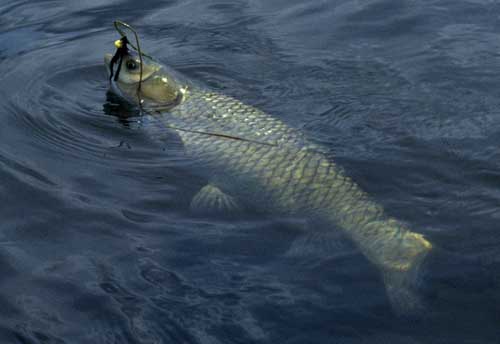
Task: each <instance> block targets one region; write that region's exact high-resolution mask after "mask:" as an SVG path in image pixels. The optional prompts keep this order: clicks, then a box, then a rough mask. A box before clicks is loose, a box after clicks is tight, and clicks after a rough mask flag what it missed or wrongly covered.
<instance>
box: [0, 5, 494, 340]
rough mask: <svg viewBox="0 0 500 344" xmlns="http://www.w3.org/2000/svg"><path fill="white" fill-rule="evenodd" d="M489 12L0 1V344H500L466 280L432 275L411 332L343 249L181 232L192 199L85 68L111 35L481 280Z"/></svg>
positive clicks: (490, 147)
mask: <svg viewBox="0 0 500 344" xmlns="http://www.w3.org/2000/svg"><path fill="white" fill-rule="evenodd" d="M499 13H500V5H499V4H498V3H497V2H495V1H489V0H469V1H465V0H454V1H436V0H434V1H409V0H399V1H389V0H360V1H352V0H345V1H337V0H335V1H319V0H318V1H308V2H306V1H296V0H293V1H290V0H288V1H283V0H273V1H264V0H260V1H256V0H248V1H223V0H213V1H194V0H192V1H183V2H181V1H147V2H145V1H129V0H126V1H117V0H114V1H102V0H80V1H68V0H64V1H63V0H59V1H56V0H54V1H18V0H13V1H7V0H3V1H2V2H1V3H0V61H1V64H0V66H1V67H0V72H1V73H0V115H1V116H2V119H1V123H2V124H1V125H0V200H1V203H0V204H1V206H0V218H1V220H2V221H1V227H0V228H1V230H0V276H1V277H0V342H1V343H93V344H97V343H148V344H153V343H210V344H211V343H353V344H354V343H390V344H391V343H396V344H397V343H410V344H413V343H498V342H499V340H500V307H499V304H500V290H499V289H498V288H499V287H498V285H495V284H493V285H492V284H488V283H484V281H483V280H482V277H477V276H476V274H474V273H470V274H469V271H468V270H467V271H465V270H461V269H460V268H455V269H445V268H443V270H442V271H440V270H438V271H437V274H438V275H439V274H442V275H443V276H449V279H450V283H442V284H440V285H437V286H428V288H429V289H430V292H429V293H428V296H427V298H428V300H427V302H428V308H427V311H426V313H425V314H424V315H423V316H422V317H420V318H419V319H407V318H402V317H398V316H396V315H394V313H393V312H392V310H391V307H390V305H389V303H388V301H387V298H386V296H385V292H384V288H383V285H382V281H381V279H380V276H379V274H378V272H377V271H376V270H375V268H374V267H373V266H371V265H370V264H369V263H368V262H367V261H366V259H365V258H364V257H363V256H362V255H361V254H360V253H359V252H358V251H357V250H356V249H355V248H353V247H352V245H349V244H348V243H342V242H341V243H335V245H337V246H338V249H335V247H333V249H332V250H330V251H328V250H327V249H325V248H323V247H319V246H321V245H317V243H314V240H313V243H312V244H310V245H309V246H307V245H304V244H303V242H305V241H307V240H305V239H307V234H304V224H303V223H302V222H300V221H298V220H294V219H291V220H288V219H281V218H273V217H270V218H255V217H249V216H241V218H234V219H231V220H227V219H218V218H216V217H207V218H199V217H193V216H191V215H190V214H189V212H188V211H187V210H186V208H187V205H188V204H189V199H190V197H191V196H192V195H193V194H194V193H195V192H196V190H197V189H198V188H199V187H200V186H201V185H202V184H203V181H202V180H200V178H199V177H197V173H196V172H197V171H195V170H192V169H190V167H189V164H185V162H184V161H183V160H182V159H180V158H179V155H178V154H175V152H174V151H173V149H172V150H169V147H168V146H167V147H159V146H158V145H156V144H154V143H153V142H152V140H150V139H148V137H147V136H146V135H145V134H144V131H141V126H140V123H139V122H140V119H138V118H134V117H132V118H129V119H125V120H124V119H123V118H120V116H122V115H124V113H126V112H127V111H129V112H130V111H133V110H132V109H126V108H123V107H120V106H118V105H117V104H116V103H115V101H113V100H112V99H109V97H108V98H107V96H106V91H107V88H108V84H107V80H106V73H105V69H104V67H103V65H102V57H103V54H104V53H105V52H111V51H112V50H113V44H112V42H113V41H114V40H115V39H116V38H118V36H117V34H116V32H115V31H114V30H113V28H112V25H111V24H112V21H113V20H115V19H122V20H125V21H127V22H129V23H131V24H132V25H134V26H135V27H136V28H137V29H138V30H139V32H140V34H141V37H142V44H143V46H144V49H145V50H147V51H148V52H149V53H150V54H151V55H153V56H156V57H157V58H159V59H160V60H161V61H162V62H164V63H166V64H169V65H171V66H173V67H174V68H176V69H177V70H179V71H181V72H182V73H184V74H185V75H186V76H188V77H189V78H191V79H192V80H195V81H196V82H198V83H201V84H204V85H207V86H209V87H211V88H213V89H215V90H217V91H220V92H223V93H226V94H229V95H232V96H235V97H237V98H238V99H241V100H242V101H244V102H246V103H249V104H252V105H255V106H257V107H259V108H261V109H263V110H265V111H267V112H269V113H271V114H273V115H274V116H277V117H279V118H281V119H282V120H283V121H285V122H287V123H289V124H290V125H291V126H294V127H297V128H301V130H303V131H305V132H306V133H307V135H309V136H310V137H311V139H312V140H313V141H316V142H320V143H322V144H324V145H325V147H326V148H327V149H328V151H329V152H330V153H331V154H332V155H334V156H335V157H336V160H337V161H338V163H339V164H341V165H342V166H344V167H345V169H346V170H347V172H348V174H350V175H351V176H352V177H353V178H354V179H355V180H356V181H357V183H358V184H360V185H361V187H362V188H363V189H365V190H366V191H368V192H369V193H370V194H371V195H372V196H373V198H374V199H375V200H377V201H378V202H379V203H381V204H383V205H384V207H385V208H386V209H387V212H388V213H389V214H391V215H393V216H395V217H397V218H399V219H402V220H404V221H406V222H407V223H408V224H409V225H410V227H411V228H413V229H414V230H415V231H416V232H419V233H422V234H424V235H426V236H427V238H428V239H429V240H430V241H432V242H433V244H434V245H435V246H436V247H440V248H442V249H445V250H447V251H449V252H453V253H456V254H457V255H459V256H464V257H472V258H477V259H479V260H480V261H481V262H482V263H481V264H482V267H481V268H482V269H486V270H487V271H489V272H488V274H489V275H491V276H495V273H498V272H499V270H500V268H499V266H500V263H499V262H500V248H499V245H500V227H499V225H498V221H499V219H500V209H499V206H500V192H499V186H500V152H499V150H498V145H499V142H500V141H499V139H500V80H499V75H500V19H499ZM129 115H130V113H129ZM298 243H299V244H298ZM332 246H334V245H332ZM456 278H458V279H459V280H460V278H461V280H465V281H467V282H470V283H465V284H464V283H458V284H455V283H454V282H453V281H454V280H455V279H456ZM445 282H446V281H445Z"/></svg>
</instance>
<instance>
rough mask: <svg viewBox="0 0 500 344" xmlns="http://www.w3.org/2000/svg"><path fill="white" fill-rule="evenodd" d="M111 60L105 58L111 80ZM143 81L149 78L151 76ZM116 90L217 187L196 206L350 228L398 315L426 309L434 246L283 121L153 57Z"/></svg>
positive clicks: (125, 63) (130, 69) (127, 73)
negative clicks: (426, 273) (178, 143)
mask: <svg viewBox="0 0 500 344" xmlns="http://www.w3.org/2000/svg"><path fill="white" fill-rule="evenodd" d="M111 59H112V55H111V54H106V55H105V58H104V60H105V65H106V67H107V69H108V73H110V74H111V73H113V72H114V71H113V66H111V65H110V62H111ZM141 77H142V78H141ZM111 90H112V91H113V92H115V93H117V94H118V95H119V96H120V97H123V98H124V99H125V100H127V101H128V102H130V103H132V104H135V105H137V106H140V108H141V109H143V110H144V111H143V114H144V115H143V117H141V121H143V120H144V121H147V122H148V125H147V126H144V127H145V128H147V129H145V130H149V133H150V135H152V136H154V137H161V135H162V133H164V132H165V129H166V128H168V129H170V130H173V131H175V132H176V134H177V135H178V136H179V137H180V139H181V140H182V145H183V147H184V151H185V153H186V154H187V155H188V156H189V157H191V158H192V159H194V160H196V161H197V162H198V163H199V164H200V166H203V168H202V170H203V172H204V173H206V176H207V180H208V183H207V185H205V186H204V187H202V188H201V189H200V190H199V192H198V193H197V194H196V195H195V196H194V197H193V200H192V201H191V205H190V208H191V210H193V211H194V212H196V211H198V210H203V209H206V210H213V211H214V212H216V211H228V212H232V211H237V209H238V208H241V207H242V204H248V203H251V204H252V206H253V207H255V208H256V209H260V210H262V211H266V212H271V213H273V214H277V215H280V216H297V215H300V216H302V217H303V218H306V219H310V220H311V221H315V222H316V221H318V222H320V223H322V224H323V225H325V226H326V228H331V230H335V231H340V232H341V233H343V234H344V235H345V236H346V237H347V238H349V239H350V240H351V241H352V242H353V243H354V244H355V246H356V247H357V248H358V249H359V250H360V252H361V253H362V254H363V255H364V256H365V257H366V258H367V259H368V260H369V261H370V262H371V263H372V264H373V265H374V266H375V267H376V268H377V269H378V271H379V272H380V276H381V280H382V281H383V283H384V285H385V290H386V294H387V297H388V300H389V301H390V304H391V305H392V307H393V309H394V311H395V312H396V313H397V314H402V315H405V314H416V313H419V312H422V310H423V307H424V306H423V301H422V299H421V297H420V295H419V293H418V290H417V288H416V282H417V280H418V275H419V272H420V270H421V267H422V265H423V262H424V260H425V258H426V257H427V256H428V255H429V252H431V251H432V250H433V245H432V244H431V242H429V241H428V240H427V239H426V238H425V237H424V235H422V234H420V233H417V232H414V231H412V230H411V229H410V228H409V226H408V225H407V224H405V223H404V222H402V221H400V220H398V219H395V218H393V217H391V216H389V215H388V214H387V213H386V212H385V210H384V209H383V207H382V206H381V205H379V204H377V203H376V202H375V201H374V200H373V199H372V198H371V197H370V196H369V195H368V194H367V193H366V192H364V191H363V190H362V189H361V188H360V187H359V186H358V185H357V184H356V183H355V182H354V181H353V180H352V178H350V177H349V175H348V174H347V173H346V172H345V170H344V169H343V168H342V167H341V166H339V165H337V163H336V162H335V161H334V160H333V159H332V158H330V157H329V156H328V155H327V154H325V153H324V147H321V146H319V145H317V144H314V143H312V142H310V140H308V139H307V137H306V136H305V134H304V133H302V132H301V131H300V130H298V129H295V128H293V127H291V126H289V125H287V124H286V123H284V122H283V121H282V120H280V119H279V118H276V117H273V116H271V115H269V114H267V113H265V112H264V111H262V110H259V109H257V108H256V107H253V106H251V105H248V104H245V103H243V102H241V101H239V100H237V99H235V98H233V97H231V96H227V95H224V94H222V93H219V92H215V91H212V90H210V89H208V88H206V87H203V86H199V85H194V84H193V83H192V82H190V81H189V80H186V79H185V78H183V77H182V76H181V75H180V74H179V73H177V72H176V71H174V70H173V69H172V68H170V67H168V66H167V65H165V64H162V63H160V62H157V61H156V60H154V59H153V58H152V57H149V56H146V55H143V56H140V55H139V54H137V53H136V52H134V51H128V52H126V53H125V54H124V55H123V56H122V66H121V69H120V74H119V76H118V77H116V74H115V78H113V79H112V80H111Z"/></svg>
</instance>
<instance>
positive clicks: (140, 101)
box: [104, 51, 186, 109]
mask: <svg viewBox="0 0 500 344" xmlns="http://www.w3.org/2000/svg"><path fill="white" fill-rule="evenodd" d="M112 58H113V56H112V55H111V54H106V55H105V56H104V63H105V64H106V68H107V71H108V76H110V75H111V73H112V72H113V78H112V80H111V86H112V87H111V89H112V91H114V92H115V93H117V94H118V95H120V96H121V97H123V98H125V99H126V100H128V101H129V102H132V103H135V104H137V105H140V106H144V107H151V108H156V109H161V108H171V107H173V106H175V105H177V104H179V103H180V102H181V101H182V99H183V97H184V94H185V90H186V87H185V86H184V87H183V86H182V84H181V83H180V82H179V81H178V79H177V78H176V77H175V76H174V73H173V72H171V71H170V70H169V69H168V68H167V67H166V66H164V65H162V64H160V63H158V62H156V61H154V60H153V59H152V58H150V57H148V56H144V55H143V56H142V59H141V58H140V57H139V54H137V53H135V52H133V51H128V52H127V53H125V54H124V55H123V56H122V58H121V63H120V61H119V62H118V63H115V64H114V66H111V60H112ZM141 66H142V72H141ZM112 69H113V70H112ZM118 69H119V72H118ZM117 72H118V77H116V78H115V75H116V73H117Z"/></svg>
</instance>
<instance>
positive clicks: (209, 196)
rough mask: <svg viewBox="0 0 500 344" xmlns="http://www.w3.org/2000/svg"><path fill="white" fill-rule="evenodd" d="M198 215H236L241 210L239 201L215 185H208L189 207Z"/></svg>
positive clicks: (199, 192)
mask: <svg viewBox="0 0 500 344" xmlns="http://www.w3.org/2000/svg"><path fill="white" fill-rule="evenodd" d="M189 208H190V209H191V211H192V212H194V213H197V214H224V215H229V214H234V213H236V212H238V211H240V210H241V208H240V206H239V205H238V203H237V201H236V200H235V199H234V198H233V197H232V196H229V195H227V194H225V193H224V192H223V191H221V190H220V189H219V188H218V187H217V186H215V185H213V184H207V185H205V186H204V187H203V188H201V189H200V191H198V193H197V194H196V195H195V196H194V197H193V199H192V200H191V204H190V206H189Z"/></svg>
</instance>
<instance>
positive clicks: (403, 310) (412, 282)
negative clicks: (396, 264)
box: [383, 256, 427, 317]
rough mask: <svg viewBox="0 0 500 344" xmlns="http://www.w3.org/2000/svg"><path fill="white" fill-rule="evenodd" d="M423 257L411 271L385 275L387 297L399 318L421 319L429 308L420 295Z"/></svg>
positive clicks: (392, 271)
mask: <svg viewBox="0 0 500 344" xmlns="http://www.w3.org/2000/svg"><path fill="white" fill-rule="evenodd" d="M425 259H426V257H425V256H424V257H421V259H419V261H417V262H415V264H413V266H412V267H411V269H409V270H386V271H384V273H383V278H384V283H385V288H386V293H387V297H388V298H389V301H390V303H391V306H392V308H393V310H394V312H395V313H396V314H397V315H398V316H405V317H407V316H410V317H419V316H420V315H422V314H423V312H424V311H425V310H426V308H427V306H426V304H425V302H424V300H423V297H422V295H421V293H420V288H419V287H420V284H421V276H422V269H423V268H425V266H426V264H424V262H423V261H424V260H425Z"/></svg>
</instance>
